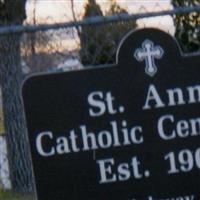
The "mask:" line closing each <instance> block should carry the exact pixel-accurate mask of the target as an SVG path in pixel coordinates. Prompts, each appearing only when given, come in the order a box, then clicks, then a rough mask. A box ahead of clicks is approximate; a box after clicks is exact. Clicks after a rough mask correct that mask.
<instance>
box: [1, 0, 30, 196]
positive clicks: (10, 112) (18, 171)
mask: <svg viewBox="0 0 200 200" xmlns="http://www.w3.org/2000/svg"><path fill="white" fill-rule="evenodd" d="M25 3H26V0H14V1H13V0H0V25H1V26H7V25H9V26H10V25H20V24H22V23H23V20H24V19H25V18H26V13H25ZM20 63H21V58H20V35H19V34H7V35H4V36H0V85H1V88H2V97H3V106H4V120H5V129H6V139H7V144H8V154H9V158H8V159H9V166H10V177H11V182H12V188H13V189H14V190H15V191H18V192H28V191H32V172H31V164H30V163H31V162H30V157H29V148H28V141H27V133H26V125H25V119H24V113H23V105H22V100H21V95H20V94H21V84H22V80H23V78H22V70H21V65H20Z"/></svg>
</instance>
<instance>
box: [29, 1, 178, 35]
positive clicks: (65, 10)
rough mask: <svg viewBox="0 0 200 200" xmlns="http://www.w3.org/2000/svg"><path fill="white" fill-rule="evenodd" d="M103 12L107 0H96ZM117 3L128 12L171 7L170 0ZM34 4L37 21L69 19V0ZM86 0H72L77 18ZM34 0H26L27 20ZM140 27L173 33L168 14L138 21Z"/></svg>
mask: <svg viewBox="0 0 200 200" xmlns="http://www.w3.org/2000/svg"><path fill="white" fill-rule="evenodd" d="M96 1H97V3H99V5H100V6H101V8H102V10H103V11H104V12H105V11H106V10H107V9H108V7H109V0H96ZM116 1H117V3H118V4H119V5H120V6H121V7H123V8H125V9H127V10H128V12H129V13H131V14H133V13H141V12H142V13H146V12H152V11H154V12H156V11H161V10H169V9H172V6H171V4H170V0H116ZM36 2H37V3H36V4H35V6H36V7H35V8H36V9H35V10H36V16H37V23H58V22H67V21H71V20H72V19H73V18H72V12H71V1H70V0H37V1H36ZM86 2H87V0H74V5H75V6H74V7H75V12H76V17H77V19H81V17H82V15H83V12H84V5H85V4H86ZM33 5H34V0H28V3H27V13H28V21H31V16H32V13H33ZM138 25H139V26H140V27H143V26H151V27H152V26H154V27H158V26H159V27H160V28H163V29H164V30H167V31H170V33H172V34H173V32H174V30H173V21H172V18H171V17H169V16H166V17H157V18H154V19H152V18H149V19H143V20H139V21H138Z"/></svg>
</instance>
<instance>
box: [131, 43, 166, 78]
mask: <svg viewBox="0 0 200 200" xmlns="http://www.w3.org/2000/svg"><path fill="white" fill-rule="evenodd" d="M163 54H164V50H163V49H162V47H160V46H154V43H153V42H152V41H150V40H145V41H144V42H143V43H142V48H138V49H136V51H135V53H134V56H135V58H136V59H137V61H139V62H142V61H143V60H145V65H146V67H145V73H146V74H148V75H149V76H151V77H153V76H154V75H155V74H156V72H157V67H156V65H155V62H154V60H155V58H156V59H161V58H162V56H163Z"/></svg>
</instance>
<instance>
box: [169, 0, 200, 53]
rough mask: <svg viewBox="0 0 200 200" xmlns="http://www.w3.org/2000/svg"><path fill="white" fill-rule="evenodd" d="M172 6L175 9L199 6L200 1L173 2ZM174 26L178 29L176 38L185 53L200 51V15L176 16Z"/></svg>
mask: <svg viewBox="0 0 200 200" xmlns="http://www.w3.org/2000/svg"><path fill="white" fill-rule="evenodd" d="M172 4H173V6H174V7H175V8H178V7H181V6H188V7H189V6H197V5H198V6H199V5H200V0H172ZM174 24H175V27H176V33H175V36H176V38H177V40H178V41H179V43H180V45H181V48H182V49H183V51H184V52H193V51H198V50H200V29H199V25H200V13H198V12H192V13H190V14H184V15H177V16H174Z"/></svg>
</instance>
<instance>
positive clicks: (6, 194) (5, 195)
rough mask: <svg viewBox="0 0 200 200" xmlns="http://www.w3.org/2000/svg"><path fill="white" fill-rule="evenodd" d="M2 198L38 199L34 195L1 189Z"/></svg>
mask: <svg viewBox="0 0 200 200" xmlns="http://www.w3.org/2000/svg"><path fill="white" fill-rule="evenodd" d="M0 199H1V200H36V199H35V198H34V197H33V196H30V195H29V196H28V195H21V194H16V193H13V192H10V191H9V192H7V191H2V190H0Z"/></svg>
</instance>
